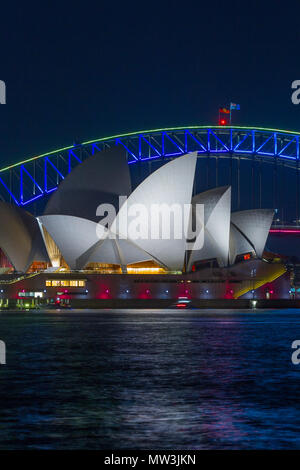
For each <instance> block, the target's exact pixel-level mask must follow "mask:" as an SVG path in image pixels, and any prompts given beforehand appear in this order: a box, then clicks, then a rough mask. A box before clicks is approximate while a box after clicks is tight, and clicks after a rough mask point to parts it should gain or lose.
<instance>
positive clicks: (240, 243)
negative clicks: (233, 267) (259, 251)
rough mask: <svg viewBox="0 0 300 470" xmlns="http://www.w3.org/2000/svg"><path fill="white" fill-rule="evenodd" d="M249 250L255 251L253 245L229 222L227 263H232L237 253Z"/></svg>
mask: <svg viewBox="0 0 300 470" xmlns="http://www.w3.org/2000/svg"><path fill="white" fill-rule="evenodd" d="M251 252H252V253H255V250H254V248H253V246H252V245H251V244H250V243H249V241H248V240H247V239H246V238H245V237H244V236H243V235H242V234H241V232H239V230H237V228H236V227H235V226H234V225H233V224H230V240H229V264H234V262H235V260H236V257H237V256H238V255H242V254H244V253H251Z"/></svg>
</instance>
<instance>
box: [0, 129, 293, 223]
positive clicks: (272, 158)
mask: <svg viewBox="0 0 300 470" xmlns="http://www.w3.org/2000/svg"><path fill="white" fill-rule="evenodd" d="M299 137H300V133H296V132H291V131H284V130H277V129H265V128H254V127H239V126H235V127H227V126H222V127H220V126H215V127H210V126H190V127H189V126H187V127H182V128H166V129H155V130H148V131H141V132H132V133H128V134H120V135H115V136H110V137H104V138H100V139H95V140H92V141H88V142H83V143H81V144H78V145H72V146H69V147H64V148H61V149H58V150H54V151H51V152H49V153H45V154H43V155H39V156H36V157H32V158H29V159H27V160H24V161H22V162H19V163H17V164H14V165H10V166H7V167H6V168H2V169H1V170H0V198H1V199H2V200H5V201H10V202H14V203H15V204H17V205H21V206H28V208H30V207H31V205H32V203H33V202H34V201H37V200H40V199H43V197H44V196H47V195H49V194H50V193H51V192H52V191H55V189H56V188H57V186H58V184H59V183H60V181H61V180H62V179H63V178H64V177H65V176H66V175H67V174H68V173H69V172H70V171H71V170H72V169H73V168H74V166H76V165H78V164H79V163H80V162H82V161H83V160H84V159H85V158H87V157H88V156H90V155H92V154H94V153H95V152H97V151H99V150H102V149H104V148H107V147H110V146H111V145H114V144H116V143H118V144H121V145H123V147H124V148H125V149H126V152H127V158H128V163H129V164H130V165H135V164H143V162H148V165H147V168H148V171H152V169H151V165H152V162H155V161H157V162H158V164H159V162H163V161H164V160H165V159H169V158H175V157H176V156H179V155H182V154H184V153H186V152H192V151H196V150H197V151H198V158H199V159H201V158H202V160H203V164H204V162H205V165H206V167H205V168H206V169H205V170H204V167H203V168H202V174H206V183H205V184H202V188H201V189H206V188H208V187H213V186H218V185H220V184H223V183H224V181H222V174H223V173H222V172H223V168H225V167H222V168H221V166H222V165H223V161H225V159H226V164H227V170H228V169H229V170H228V171H229V176H228V178H227V179H228V181H227V182H226V183H229V184H232V186H233V188H234V189H235V193H236V197H235V199H236V203H235V205H236V208H237V209H239V208H240V206H241V194H240V193H241V186H243V182H242V179H243V175H245V174H246V175H248V179H251V188H252V189H251V191H252V196H251V199H252V201H251V203H249V204H248V205H251V206H253V207H254V206H256V207H262V206H264V205H265V204H263V203H262V194H263V191H264V190H263V188H262V186H264V183H263V182H262V178H263V176H262V174H263V171H262V165H264V164H265V163H272V164H273V170H272V172H271V173H272V181H273V183H272V195H273V196H272V198H273V199H272V201H270V203H269V206H270V205H272V207H274V208H275V207H277V206H279V200H280V197H281V196H280V194H278V188H277V186H278V187H279V185H278V178H280V169H281V170H282V168H284V169H292V170H297V171H293V172H292V173H293V176H290V175H289V176H288V178H289V182H290V183H289V188H288V189H289V191H290V190H291V184H292V186H293V188H294V193H295V194H294V196H293V198H292V199H293V202H292V205H293V208H294V209H293V211H294V212H293V213H294V215H293V217H296V220H298V219H299V159H300V149H299ZM243 161H248V167H245V169H244V170H243V168H241V169H240V165H241V162H243ZM249 164H250V166H249ZM227 170H226V171H227ZM269 173H270V170H269ZM212 175H213V176H212ZM249 175H250V176H249ZM269 178H270V175H269ZM212 179H213V181H212ZM291 179H293V182H291ZM294 180H295V181H294ZM202 183H203V182H202ZM205 186H206V188H205ZM255 187H258V188H259V189H258V193H257V194H256V193H255ZM267 190H268V191H270V187H268V188H267Z"/></svg>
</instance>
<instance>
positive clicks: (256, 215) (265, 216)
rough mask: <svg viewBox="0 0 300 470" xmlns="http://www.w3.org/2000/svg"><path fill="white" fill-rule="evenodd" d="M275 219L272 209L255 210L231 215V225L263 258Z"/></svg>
mask: <svg viewBox="0 0 300 470" xmlns="http://www.w3.org/2000/svg"><path fill="white" fill-rule="evenodd" d="M273 217H274V211H273V210H272V209H253V210H245V211H240V212H233V213H232V214H231V223H232V224H233V226H234V227H235V228H236V229H237V230H238V231H239V232H240V234H241V235H242V236H243V237H244V238H245V239H246V240H247V241H248V243H249V244H250V245H251V246H252V248H253V249H254V250H255V252H256V255H257V256H258V257H259V258H261V256H262V254H263V251H264V248H265V244H266V241H267V237H268V234H269V230H270V227H271V224H272V220H273Z"/></svg>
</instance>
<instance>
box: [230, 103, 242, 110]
mask: <svg viewBox="0 0 300 470" xmlns="http://www.w3.org/2000/svg"><path fill="white" fill-rule="evenodd" d="M240 109H241V107H240V105H239V104H236V103H230V111H232V110H236V111H239V110H240Z"/></svg>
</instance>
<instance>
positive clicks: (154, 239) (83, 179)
mask: <svg viewBox="0 0 300 470" xmlns="http://www.w3.org/2000/svg"><path fill="white" fill-rule="evenodd" d="M196 162H197V152H193V153H188V154H186V155H183V156H181V157H178V158H175V159H173V160H169V161H167V163H165V164H164V165H163V166H161V167H160V168H159V169H157V170H156V171H154V172H153V173H152V174H150V175H149V176H148V177H147V178H146V179H144V181H142V183H141V184H139V185H138V186H137V187H136V188H135V189H133V188H132V182H131V178H130V172H129V168H128V164H127V160H126V155H125V152H124V148H123V147H121V146H114V147H111V148H110V149H108V150H104V151H102V152H98V153H97V154H95V155H93V156H90V157H89V158H87V159H86V160H85V161H83V162H82V163H81V164H80V165H78V166H77V167H76V168H75V169H73V171H72V172H71V173H69V175H68V176H67V177H66V178H65V179H64V180H63V181H62V182H61V183H60V185H59V187H58V189H57V190H56V191H55V192H53V193H52V196H51V198H50V199H49V201H48V203H47V206H46V208H45V210H44V212H43V214H42V215H39V216H38V217H34V216H33V215H32V214H30V213H29V212H26V211H25V210H24V209H23V208H21V207H18V206H16V205H13V204H9V203H6V202H0V214H1V222H2V223H1V228H0V249H1V251H0V288H1V303H2V304H3V302H5V301H7V299H16V300H17V302H20V303H22V304H23V302H29V303H30V302H34V301H35V299H39V301H41V300H42V299H43V301H45V302H57V301H59V302H61V301H62V300H63V301H65V302H71V303H72V304H73V305H78V306H80V305H81V304H83V303H84V302H86V301H87V300H90V301H92V300H94V301H100V300H102V301H103V300H106V301H107V300H110V301H117V300H119V301H124V303H126V301H128V300H138V299H141V300H143V301H145V300H149V301H150V300H152V301H153V300H155V299H157V300H162V301H164V302H165V304H167V303H172V302H174V301H176V300H177V299H180V298H184V299H192V300H193V299H194V300H197V299H237V298H247V297H248V298H251V299H254V298H260V297H262V298H266V297H267V298H268V297H270V296H271V297H272V295H273V296H274V292H275V289H276V295H277V297H279V298H284V297H287V295H288V294H287V293H288V289H289V287H288V280H286V282H285V281H284V282H283V279H284V276H285V268H284V265H283V264H282V263H281V262H280V260H279V261H278V260H277V261H278V262H276V260H275V259H274V256H273V257H272V256H270V254H269V253H266V252H265V251H264V250H265V244H266V240H267V237H268V234H269V230H270V226H271V223H272V220H273V210H269V209H257V210H246V211H240V212H233V213H232V212H231V188H230V186H226V187H217V188H215V189H211V190H208V191H205V192H202V193H200V194H194V190H193V188H194V176H195V168H196ZM153 207H157V208H159V210H160V209H161V208H162V207H163V208H165V209H166V208H167V209H168V208H171V209H172V210H173V209H174V208H175V209H176V208H177V209H178V208H179V209H180V208H188V209H187V210H185V211H183V212H184V214H185V215H184V218H185V220H187V222H188V223H187V227H188V228H187V231H185V232H184V231H182V234H183V235H182V236H178V233H179V232H180V229H182V224H183V218H182V217H175V215H174V214H175V212H174V213H173V212H172V210H171V211H169V213H167V216H169V219H168V220H167V221H166V216H165V214H164V215H162V213H159V214H158V217H153V213H152V212H151V211H152V208H153ZM199 207H200V208H202V209H201V210H198V209H197V208H199ZM99 208H100V209H99ZM110 208H113V209H114V211H111V212H112V215H111V216H110V217H107V214H108V212H109V209H110ZM137 208H140V213H139V217H138V220H135V221H134V215H135V216H136V211H137ZM145 214H152V217H150V218H148V217H146V216H145ZM130 218H131V219H132V220H131V219H130ZM167 218H168V217H167ZM108 219H109V220H108ZM129 219H130V220H129ZM130 222H131V226H132V225H134V224H135V229H136V230H135V235H136V233H138V236H132V233H133V232H132V231H130V230H128V226H129V225H130ZM166 222H168V223H169V233H168V235H169V236H168V237H164V236H161V225H162V224H164V223H165V225H166V226H167V225H168V224H167V223H166ZM193 226H196V227H197V230H193ZM141 234H142V235H143V236H141ZM139 235H140V236H139ZM279 279H280V282H279V281H278V280H279ZM276 283H277V284H276Z"/></svg>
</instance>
